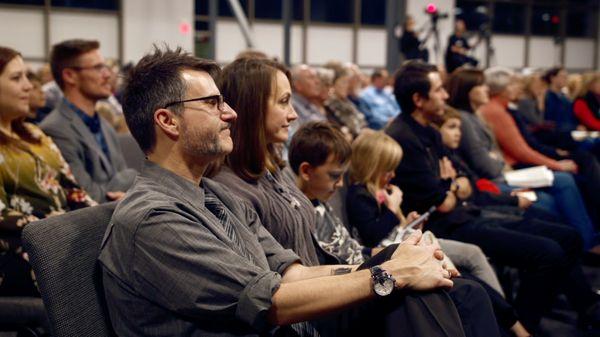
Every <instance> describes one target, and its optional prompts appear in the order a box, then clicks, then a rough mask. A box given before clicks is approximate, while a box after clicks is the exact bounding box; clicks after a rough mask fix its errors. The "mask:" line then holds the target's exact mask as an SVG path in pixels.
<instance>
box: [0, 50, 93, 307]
mask: <svg viewBox="0 0 600 337" xmlns="http://www.w3.org/2000/svg"><path fill="white" fill-rule="evenodd" d="M31 90H32V85H31V83H30V82H29V80H28V79H27V68H26V67H25V63H24V62H23V58H22V57H21V55H20V54H19V53H18V52H17V51H15V50H13V49H10V48H6V47H0V273H1V274H2V277H1V278H2V280H1V282H0V296H4V295H9V296H35V295H37V294H38V292H37V289H36V287H35V285H34V282H33V280H32V277H31V270H30V267H29V265H28V263H27V260H26V258H27V257H26V255H25V253H24V252H23V249H22V247H21V230H22V229H23V227H24V226H26V225H27V224H28V223H29V222H31V221H35V220H38V219H41V218H45V217H48V216H52V215H57V214H62V213H65V212H66V211H69V210H71V209H73V208H77V207H84V206H89V205H92V204H95V202H94V201H92V199H91V198H90V197H89V196H88V195H87V194H86V193H85V192H84V191H83V190H81V189H80V188H79V186H78V185H77V183H76V182H75V179H74V177H73V176H72V175H71V172H70V169H69V166H68V165H67V163H66V162H65V161H64V159H63V157H62V156H61V154H60V152H59V150H58V148H57V147H56V145H55V144H54V143H53V142H52V140H51V139H50V138H49V137H47V136H46V135H45V134H44V133H43V132H42V131H41V130H40V129H39V128H38V127H36V126H34V125H33V124H29V123H26V122H25V118H26V116H27V114H28V113H29V96H30V93H31Z"/></svg>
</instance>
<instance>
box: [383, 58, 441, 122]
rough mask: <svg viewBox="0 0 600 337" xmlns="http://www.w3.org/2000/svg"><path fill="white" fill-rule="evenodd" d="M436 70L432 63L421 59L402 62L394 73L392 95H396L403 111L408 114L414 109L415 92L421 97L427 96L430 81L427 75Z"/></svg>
mask: <svg viewBox="0 0 600 337" xmlns="http://www.w3.org/2000/svg"><path fill="white" fill-rule="evenodd" d="M437 71H438V70H437V68H436V67H435V66H434V65H432V64H429V63H425V62H423V61H421V60H410V61H406V62H405V63H404V64H402V66H401V67H400V69H399V70H398V72H396V75H395V80H394V96H396V100H397V101H398V104H399V105H400V108H401V109H402V112H403V113H409V114H410V113H412V112H413V111H415V103H414V102H413V95H414V94H415V93H418V94H419V95H420V96H421V97H423V98H429V90H430V89H431V81H430V80H429V76H428V75H429V74H430V73H432V72H437Z"/></svg>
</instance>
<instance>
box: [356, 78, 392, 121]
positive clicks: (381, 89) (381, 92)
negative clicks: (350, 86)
mask: <svg viewBox="0 0 600 337" xmlns="http://www.w3.org/2000/svg"><path fill="white" fill-rule="evenodd" d="M388 81H389V74H388V71H387V70H385V69H382V68H381V69H375V71H373V74H371V85H370V86H368V87H367V88H365V89H364V90H363V91H362V92H361V93H360V98H361V99H362V100H363V102H364V103H365V105H366V106H367V109H365V110H363V111H362V112H363V114H364V115H365V118H366V120H367V123H368V125H369V127H370V128H371V129H374V130H380V129H382V128H383V127H385V126H386V125H387V123H388V122H389V121H391V120H392V119H393V118H394V117H396V116H397V115H398V114H399V113H400V107H399V106H398V102H396V99H395V98H394V95H392V94H391V93H390V92H388V91H387V90H386V87H387V85H388Z"/></svg>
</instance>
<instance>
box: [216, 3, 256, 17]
mask: <svg viewBox="0 0 600 337" xmlns="http://www.w3.org/2000/svg"><path fill="white" fill-rule="evenodd" d="M239 1H240V6H242V10H243V11H244V13H245V14H246V17H248V0H239ZM206 2H208V1H206ZM219 16H227V17H233V16H234V15H233V11H232V10H231V7H229V1H227V0H219Z"/></svg>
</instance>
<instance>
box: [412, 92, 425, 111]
mask: <svg viewBox="0 0 600 337" xmlns="http://www.w3.org/2000/svg"><path fill="white" fill-rule="evenodd" d="M412 100H413V104H414V105H415V107H417V108H419V109H421V108H422V107H423V97H421V94H419V93H418V92H415V93H414V94H412Z"/></svg>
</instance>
